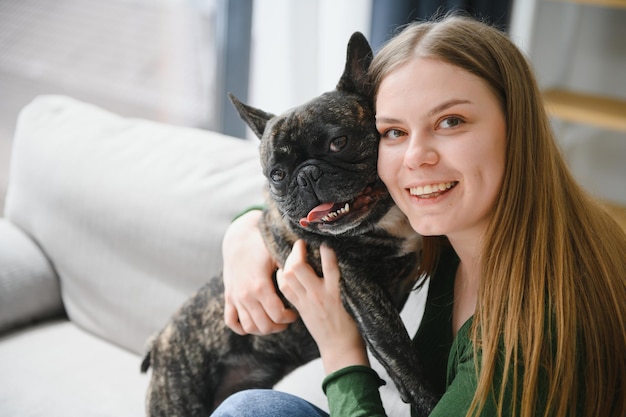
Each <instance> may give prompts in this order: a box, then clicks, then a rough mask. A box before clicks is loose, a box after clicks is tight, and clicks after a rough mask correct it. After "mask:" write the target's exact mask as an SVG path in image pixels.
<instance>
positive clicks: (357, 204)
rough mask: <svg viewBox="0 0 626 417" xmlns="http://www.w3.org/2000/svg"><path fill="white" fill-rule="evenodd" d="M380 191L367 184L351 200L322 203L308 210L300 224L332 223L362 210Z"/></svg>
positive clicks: (306, 225) (375, 198)
mask: <svg viewBox="0 0 626 417" xmlns="http://www.w3.org/2000/svg"><path fill="white" fill-rule="evenodd" d="M379 194H380V192H379V191H378V190H375V189H373V188H372V187H371V186H368V187H367V188H366V189H365V190H363V191H362V192H361V193H360V194H359V195H357V196H356V197H355V198H354V199H352V200H351V201H346V202H340V203H332V202H329V203H322V204H320V205H318V206H317V207H314V208H313V209H311V211H309V214H307V216H306V217H303V218H301V219H300V226H302V227H308V226H309V225H311V224H313V223H325V224H329V223H333V222H336V221H338V220H339V219H342V218H344V217H345V216H346V215H348V214H350V213H356V212H359V213H360V212H364V211H366V210H367V209H368V208H369V205H370V204H372V203H373V202H375V201H376V200H378V195H379Z"/></svg>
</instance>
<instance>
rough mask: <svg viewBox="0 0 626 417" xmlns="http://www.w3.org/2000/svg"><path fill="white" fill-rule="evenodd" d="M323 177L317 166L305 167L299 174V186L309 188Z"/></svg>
mask: <svg viewBox="0 0 626 417" xmlns="http://www.w3.org/2000/svg"><path fill="white" fill-rule="evenodd" d="M321 176H322V171H321V170H320V169H319V168H318V167H316V166H315V165H308V166H305V167H304V168H302V169H301V170H300V172H299V173H298V185H299V186H300V187H308V186H309V185H311V184H313V183H314V182H316V181H317V180H319V179H320V177H321Z"/></svg>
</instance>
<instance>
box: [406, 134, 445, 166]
mask: <svg viewBox="0 0 626 417" xmlns="http://www.w3.org/2000/svg"><path fill="white" fill-rule="evenodd" d="M437 162H439V153H438V152H437V149H436V148H435V143H433V139H432V138H430V137H429V136H428V134H427V133H421V134H413V135H411V138H410V140H409V146H408V148H407V150H406V153H405V154H404V165H405V166H406V167H407V168H409V169H417V168H423V167H425V166H429V165H435V164H437Z"/></svg>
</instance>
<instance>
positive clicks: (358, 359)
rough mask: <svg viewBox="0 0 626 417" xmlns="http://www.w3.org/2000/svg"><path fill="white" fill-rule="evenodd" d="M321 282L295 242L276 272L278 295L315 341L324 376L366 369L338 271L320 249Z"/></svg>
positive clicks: (325, 250)
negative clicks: (354, 367) (352, 367)
mask: <svg viewBox="0 0 626 417" xmlns="http://www.w3.org/2000/svg"><path fill="white" fill-rule="evenodd" d="M320 255H321V257H322V270H323V275H324V278H323V279H321V278H320V277H318V276H317V274H316V273H315V271H314V270H313V269H312V268H311V266H310V265H309V264H308V263H307V261H306V245H305V243H304V241H302V240H299V241H297V242H296V243H295V244H294V246H293V250H292V252H291V254H290V255H289V257H288V258H287V261H286V262H285V267H284V269H282V270H279V271H278V275H277V276H278V285H279V288H280V291H281V292H282V293H283V294H284V295H285V297H286V298H287V299H288V300H289V301H290V302H291V303H292V304H293V305H294V307H295V308H296V309H297V310H298V312H299V313H300V317H302V320H303V321H304V324H305V325H306V327H307V329H308V330H309V332H310V333H311V335H312V336H313V338H314V339H315V342H316V343H317V346H318V348H319V350H320V353H321V356H322V362H323V363H324V369H325V371H326V373H327V374H330V373H331V372H334V371H336V370H338V369H341V368H344V367H346V366H350V365H368V366H369V360H368V358H367V351H366V349H365V343H364V342H363V339H362V337H361V335H360V333H359V331H358V329H357V327H356V323H355V322H354V320H353V319H352V317H351V316H350V315H349V314H348V312H347V311H346V310H345V308H344V307H343V304H342V302H341V297H340V294H339V278H340V271H339V267H338V266H337V257H336V256H335V253H334V252H333V251H332V250H331V249H329V248H327V247H324V246H322V247H321V248H320Z"/></svg>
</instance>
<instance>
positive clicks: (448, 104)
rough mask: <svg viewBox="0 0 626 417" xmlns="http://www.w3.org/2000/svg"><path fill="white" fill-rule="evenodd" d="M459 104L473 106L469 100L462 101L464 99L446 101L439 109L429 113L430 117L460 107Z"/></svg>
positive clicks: (436, 108)
mask: <svg viewBox="0 0 626 417" xmlns="http://www.w3.org/2000/svg"><path fill="white" fill-rule="evenodd" d="M459 104H471V101H469V100H462V99H456V98H455V99H452V100H448V101H445V102H443V103H441V104H440V105H438V106H437V107H435V108H433V109H432V110H431V111H429V112H428V115H429V116H433V115H435V114H437V113H440V112H442V111H444V110H446V109H449V108H450V107H453V106H456V105H459Z"/></svg>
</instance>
